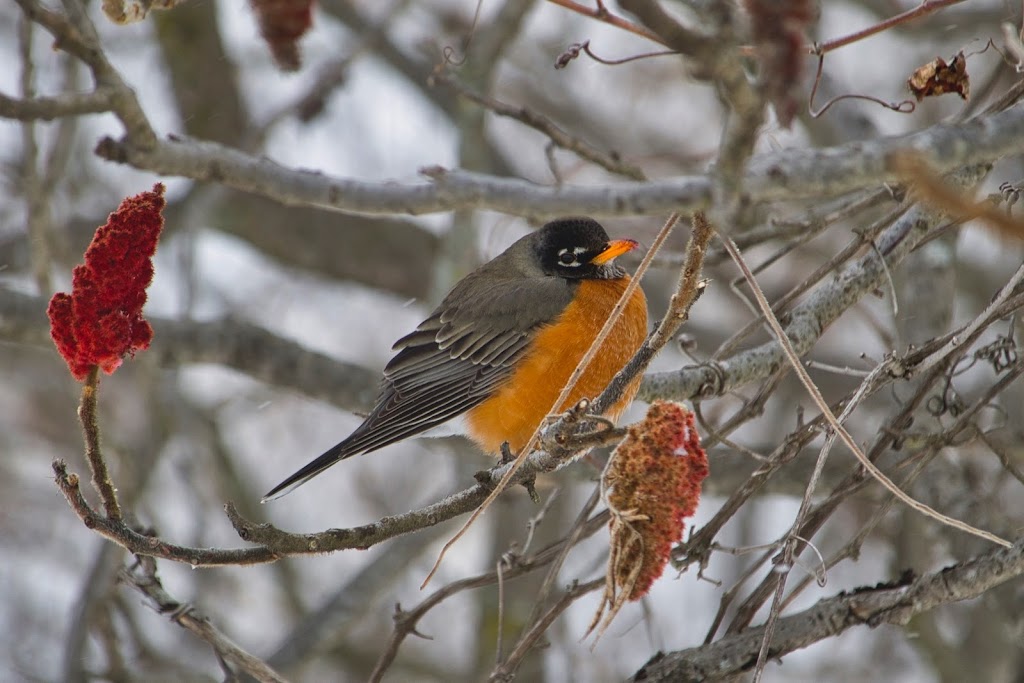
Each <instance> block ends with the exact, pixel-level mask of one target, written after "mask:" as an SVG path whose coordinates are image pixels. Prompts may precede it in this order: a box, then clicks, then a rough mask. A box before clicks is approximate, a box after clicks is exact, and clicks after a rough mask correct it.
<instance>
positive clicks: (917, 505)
mask: <svg viewBox="0 0 1024 683" xmlns="http://www.w3.org/2000/svg"><path fill="white" fill-rule="evenodd" d="M719 239H721V240H722V243H723V244H724V245H725V248H726V249H727V250H728V252H729V255H730V256H732V258H733V261H735V263H736V265H737V266H738V267H739V268H740V270H742V271H743V273H744V276H745V277H747V278H748V280H749V281H750V289H751V291H752V292H753V293H754V296H755V297H756V298H757V303H758V305H759V306H760V307H761V311H762V312H763V313H764V315H765V319H766V320H767V321H768V324H769V325H771V327H772V331H773V332H774V333H775V336H776V338H777V340H778V342H779V345H780V346H781V347H782V350H783V352H784V353H785V355H786V358H787V359H788V360H789V362H790V365H792V367H793V370H794V372H796V375H797V377H799V378H800V382H801V384H803V385H804V388H806V389H807V393H808V394H810V396H811V399H812V400H813V401H814V403H815V405H816V406H817V407H818V409H819V410H821V412H822V415H824V416H825V419H826V420H827V421H828V423H829V425H831V427H832V429H834V430H835V431H836V433H837V434H838V435H839V438H840V439H842V441H843V443H844V444H846V446H847V448H849V449H850V451H851V452H853V454H854V455H855V456H856V458H857V460H858V461H859V462H860V464H861V466H863V467H864V469H866V470H867V471H868V472H869V473H870V474H871V476H872V477H874V478H875V479H876V480H877V481H878V482H879V483H880V484H882V486H884V487H885V488H886V489H888V490H889V491H890V492H891V493H892V494H893V495H894V496H896V497H897V498H899V499H900V500H901V501H902V502H903V503H904V504H906V505H907V506H909V507H910V508H912V509H914V510H916V511H918V512H920V513H921V514H923V515H925V516H927V517H931V518H932V519H935V520H937V521H939V522H941V523H943V524H945V525H947V526H950V527H952V528H954V529H959V530H960V531H963V532H966V533H969V534H973V535H975V536H978V537H979V538H984V539H986V540H988V541H991V542H993V543H997V544H999V545H1001V546H1004V547H1007V548H1008V547H1010V546H1011V543H1009V542H1008V541H1006V540H1004V539H1002V538H1000V537H998V536H996V535H995V534H991V533H989V532H987V531H983V530H981V529H977V528H975V527H973V526H971V525H970V524H967V523H965V522H961V521H960V520H957V519H953V518H952V517H947V516H946V515H943V514H942V513H940V512H938V511H936V510H933V509H932V508H930V507H928V506H927V505H925V504H924V503H921V502H919V501H917V500H915V499H914V498H912V497H910V496H909V495H907V494H906V493H904V492H903V491H902V490H900V488H899V487H898V486H896V484H894V483H893V482H892V480H890V479H889V478H888V477H886V476H885V474H883V473H882V471H881V470H879V469H878V467H877V466H875V464H874V463H873V462H871V461H870V460H869V459H868V457H867V456H866V455H864V453H863V451H861V449H860V447H859V446H858V445H857V442H856V441H855V440H854V439H853V437H852V436H851V435H850V433H849V432H848V431H846V428H845V427H843V425H841V424H840V423H839V421H838V420H837V419H836V416H835V415H834V414H833V413H832V410H831V409H830V408H829V407H828V404H827V403H826V402H825V399H824V398H823V397H822V395H821V392H820V391H818V387H817V386H815V384H814V381H813V380H811V378H810V376H809V375H808V374H807V370H805V369H804V367H803V363H801V362H800V357H799V356H798V355H797V353H796V350H795V349H793V345H792V343H791V342H790V341H789V338H788V337H787V336H786V333H785V330H783V329H782V324H781V323H779V320H778V318H776V317H775V314H774V313H773V312H772V310H771V306H770V305H769V303H768V300H767V299H766V298H765V296H764V292H763V291H762V290H761V288H760V286H759V285H758V284H757V281H756V280H755V279H754V276H753V275H752V274H751V273H750V268H749V267H748V266H747V264H746V262H745V261H744V259H743V255H742V254H740V252H739V249H737V248H736V245H735V244H734V243H733V242H732V240H731V239H729V237H727V236H725V235H722V234H719Z"/></svg>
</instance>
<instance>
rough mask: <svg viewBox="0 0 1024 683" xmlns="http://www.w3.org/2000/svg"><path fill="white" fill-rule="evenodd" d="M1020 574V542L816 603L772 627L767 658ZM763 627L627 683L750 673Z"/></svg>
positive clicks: (656, 664)
mask: <svg viewBox="0 0 1024 683" xmlns="http://www.w3.org/2000/svg"><path fill="white" fill-rule="evenodd" d="M1021 575H1024V539H1021V540H1018V541H1017V542H1016V543H1015V544H1014V545H1013V546H1012V547H1010V548H1001V549H999V550H993V551H991V552H988V553H985V554H984V555H980V556H978V557H977V558H974V559H972V560H969V561H967V562H962V563H960V564H957V565H953V566H951V567H947V568H946V569H943V570H942V571H940V572H936V573H934V574H928V575H926V576H923V577H921V578H919V579H917V580H915V581H912V582H910V583H902V584H897V585H888V586H879V587H877V588H861V589H859V590H856V591H853V592H851V593H840V594H839V595H837V596H835V597H832V598H828V599H825V600H821V601H820V602H818V604H816V605H814V606H813V607H811V608H810V609H807V610H804V611H803V612H798V613H797V614H792V615H790V616H788V617H783V618H782V619H780V620H779V621H778V623H777V626H776V629H775V637H774V638H773V639H772V642H771V646H770V650H769V654H768V656H769V657H770V658H778V657H780V656H782V655H785V654H787V653H789V652H793V651H794V650H799V649H801V648H804V647H807V646H808V645H812V644H813V643H816V642H818V641H820V640H824V639H825V638H831V637H834V636H837V635H839V634H840V633H843V632H844V631H846V630H847V629H848V628H850V627H853V626H860V625H868V626H870V627H872V628H874V627H876V626H879V625H881V624H894V625H897V626H905V625H907V624H908V623H909V622H910V620H911V619H912V618H913V617H914V616H916V615H918V614H921V613H923V612H927V611H929V610H932V609H935V608H936V607H939V606H941V605H945V604H947V603H951V602H958V601H960V600H969V599H971V598H975V597H977V596H979V595H981V594H982V593H985V592H986V591H988V590H990V589H992V588H994V587H995V586H998V585H1000V584H1002V583H1005V582H1006V581H1009V580H1011V579H1014V578H1017V577H1019V576H1021ZM763 636H764V628H763V627H759V628H755V629H751V630H749V631H744V632H743V633H740V634H737V635H733V636H728V637H726V638H722V639H721V640H718V641H717V642H714V643H711V644H709V645H704V646H701V647H695V648H690V649H687V650H680V651H678V652H672V653H669V654H667V655H659V656H658V657H656V658H655V659H653V660H651V662H649V663H648V664H647V665H645V666H644V667H643V668H642V669H640V670H639V671H638V672H637V673H636V674H634V676H633V678H632V679H631V680H633V681H645V682H646V683H656V682H657V681H673V682H674V683H676V682H682V681H694V682H696V681H714V680H720V679H722V678H725V677H727V676H733V675H736V674H739V673H742V672H744V671H748V670H750V669H751V668H752V667H753V666H754V664H755V662H756V661H757V653H758V650H759V649H760V647H761V639H762V638H763Z"/></svg>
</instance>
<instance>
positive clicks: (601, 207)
mask: <svg viewBox="0 0 1024 683" xmlns="http://www.w3.org/2000/svg"><path fill="white" fill-rule="evenodd" d="M906 151H914V152H917V153H918V154H920V155H921V157H922V158H923V159H924V160H925V161H926V162H927V163H928V164H929V166H930V167H931V168H933V169H935V170H937V171H949V170H952V169H954V168H957V167H960V166H964V165H968V164H976V163H989V162H992V161H994V160H996V159H999V158H1001V157H1003V156H1007V155H1012V154H1018V153H1021V152H1024V104H1016V105H1014V106H1012V107H1010V108H1009V109H1007V110H1006V111H1003V112H999V113H995V114H991V115H988V116H983V117H979V118H977V119H974V120H972V121H969V122H966V123H963V124H959V125H948V124H939V125H936V126H932V127H931V128H928V129H926V130H923V131H920V132H917V133H911V134H908V135H903V136H896V137H888V138H880V139H878V140H869V141H859V142H855V143H849V144H846V145H840V146H837V147H828V148H823V149H814V150H805V149H789V150H783V151H780V152H773V153H770V154H762V155H758V156H754V157H752V158H751V159H750V161H749V163H748V165H747V168H746V170H745V171H744V172H743V174H742V176H741V178H742V182H741V183H740V185H741V187H742V188H743V191H742V193H741V199H742V200H743V201H745V202H760V201H777V200H792V199H800V198H812V197H815V198H820V197H825V196H834V195H838V194H842V193H844V192H849V191H852V190H856V189H860V188H863V187H875V186H877V185H879V184H880V183H884V182H890V181H896V180H898V179H899V178H900V177H901V175H900V173H899V170H898V164H896V163H895V162H894V158H895V157H894V155H895V154H896V153H897V152H906ZM96 153H97V154H98V155H99V156H101V157H103V158H104V159H107V160H109V161H114V162H117V163H123V164H128V165H130V166H134V167H135V168H138V169H140V170H147V171H152V172H154V173H159V174H161V175H170V176H182V177H186V178H192V179H193V180H205V181H215V182H219V183H222V184H224V185H226V186H229V187H233V188H235V189H239V190H243V191H246V192H253V193H255V194H260V195H264V196H267V197H271V198H273V199H276V200H278V201H280V202H283V203H285V204H289V205H309V206H319V207H322V208H326V209H332V210H335V211H345V212H353V213H366V214H378V213H388V214H394V213H406V214H414V215H415V214H422V213H430V212H438V211H450V210H453V209H459V208H480V209H494V210H497V211H503V212H506V213H510V214H516V215H532V216H541V215H557V214H578V213H582V214H588V215H594V216H621V215H653V214H667V213H671V212H672V211H682V212H692V211H695V210H697V209H701V208H705V207H707V206H708V205H709V203H710V201H711V188H712V183H711V180H710V179H709V178H708V177H707V176H680V177H675V178H667V179H662V180H652V181H647V182H622V183H616V184H611V185H588V186H585V187H584V186H572V185H561V186H557V187H548V186H542V185H536V184H534V183H530V182H528V181H525V180H520V179H513V178H499V177H496V176H490V175H485V174H478V173H470V172H465V171H457V170H446V169H442V168H430V169H424V170H423V173H424V174H425V175H427V176H428V177H430V178H431V179H432V180H433V182H430V183H412V184H403V183H397V182H393V181H387V182H370V181H361V180H356V179H352V178H336V177H331V176H328V175H326V174H323V173H320V172H317V171H309V170H293V169H289V168H286V167H284V166H281V165H279V164H277V163H275V162H273V161H270V160H269V159H266V158H263V157H254V156H252V155H249V154H244V153H242V152H239V151H237V150H234V149H231V148H229V147H225V146H223V145H218V144H215V143H211V142H203V141H199V140H189V139H184V138H177V137H176V138H172V139H170V140H166V141H165V140H159V141H156V142H155V143H154V144H153V145H151V146H148V145H145V146H144V145H138V144H136V143H135V142H134V141H133V140H132V139H131V138H126V139H123V140H120V141H118V140H114V139H113V138H109V137H108V138H104V139H103V140H101V141H100V143H99V145H98V146H97V148H96Z"/></svg>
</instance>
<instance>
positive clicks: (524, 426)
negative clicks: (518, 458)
mask: <svg viewBox="0 0 1024 683" xmlns="http://www.w3.org/2000/svg"><path fill="white" fill-rule="evenodd" d="M628 283H629V277H628V276H627V277H624V278H621V279H618V280H584V281H582V282H581V283H580V285H579V289H578V290H577V291H576V297H575V299H574V300H573V302H572V303H571V304H569V306H568V307H567V308H566V309H565V311H564V312H563V313H562V315H561V316H559V318H558V319H557V320H556V321H555V322H554V323H553V324H551V325H549V326H547V327H545V328H543V329H542V330H541V331H540V332H538V334H537V336H536V338H535V339H534V340H533V344H532V346H531V350H530V351H529V352H528V353H527V355H526V356H524V357H523V358H522V359H521V360H520V361H519V364H518V365H517V367H516V369H515V371H514V372H513V374H512V376H511V377H509V379H508V380H507V381H506V382H505V383H504V384H503V385H502V386H501V387H500V388H499V389H498V390H497V392H495V394H494V396H492V397H491V398H489V399H487V400H486V401H484V402H483V403H481V404H480V405H478V406H477V407H476V408H473V409H472V410H470V411H469V412H468V413H467V414H466V422H467V427H468V431H469V434H470V436H471V437H472V438H473V440H475V441H476V442H477V443H479V444H480V445H481V447H483V448H484V449H485V450H486V451H488V452H490V453H494V454H497V453H499V452H500V450H501V444H502V442H504V441H508V443H509V447H510V448H511V449H512V452H513V453H516V452H518V451H519V450H521V449H522V447H523V446H525V445H526V442H527V441H528V440H529V439H530V435H531V434H533V430H534V429H536V428H537V425H538V424H539V423H540V421H541V420H543V419H544V418H545V417H547V415H548V414H549V412H551V406H552V404H553V403H554V402H555V401H556V400H557V399H558V394H559V393H560V392H561V391H562V387H563V386H564V385H565V383H566V381H568V379H569V375H571V374H572V372H573V370H575V369H576V366H577V364H579V362H580V359H582V358H583V355H584V354H585V353H586V352H587V349H588V348H589V347H590V344H591V343H592V342H593V341H594V339H595V338H596V337H597V334H598V332H600V331H601V327H603V326H604V323H605V321H606V320H607V319H608V315H609V314H610V313H611V311H612V309H613V308H614V307H615V303H616V302H617V301H618V300H619V297H620V296H621V295H622V292H623V291H624V290H625V289H626V285H627V284H628ZM646 335H647V299H646V298H645V297H644V294H643V291H642V290H641V289H640V288H637V290H636V291H635V292H634V293H633V295H632V296H631V297H630V300H629V303H628V304H627V305H626V310H625V311H624V312H623V315H622V316H621V317H620V318H619V320H618V322H617V323H616V325H615V327H614V328H613V329H612V332H611V334H610V335H609V336H608V338H607V339H606V340H605V342H604V344H603V345H602V346H601V349H600V350H598V352H597V356H596V357H595V358H594V360H593V361H592V362H591V363H590V366H589V367H588V368H587V371H586V372H585V373H583V376H582V377H581V378H580V380H579V382H578V383H577V384H576V387H575V388H574V389H573V390H572V392H571V393H570V394H569V398H568V400H567V401H566V402H565V403H564V404H563V405H561V406H558V407H557V409H556V410H555V411H554V412H556V413H557V412H561V411H564V410H567V409H568V408H569V407H570V406H573V405H575V404H576V403H578V402H579V401H580V399H583V398H590V399H593V398H596V397H597V396H598V395H599V394H600V393H601V391H603V390H604V388H605V386H607V384H608V383H609V382H610V381H611V380H612V378H613V377H614V376H615V373H617V372H618V371H619V370H621V369H622V366H624V365H625V364H626V362H627V361H628V360H629V359H630V358H631V357H632V356H633V354H634V353H636V350H637V349H638V348H640V345H641V344H642V343H643V340H644V337H645V336H646ZM640 379H641V378H640V377H637V378H636V380H635V381H634V382H632V383H631V384H630V386H629V387H628V388H627V390H626V391H625V393H624V394H623V397H622V399H621V400H620V401H619V402H618V403H616V404H615V405H614V406H612V407H611V409H610V410H608V412H607V413H605V415H606V416H607V417H609V418H611V419H613V420H614V419H617V418H618V416H619V414H620V413H621V412H622V411H623V410H624V409H625V407H626V406H627V405H629V402H630V401H632V400H633V396H635V395H636V392H637V389H638V388H639V387H640Z"/></svg>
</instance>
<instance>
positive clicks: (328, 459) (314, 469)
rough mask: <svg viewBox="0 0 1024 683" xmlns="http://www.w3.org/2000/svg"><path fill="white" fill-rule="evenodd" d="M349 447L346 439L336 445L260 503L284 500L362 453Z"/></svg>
mask: <svg viewBox="0 0 1024 683" xmlns="http://www.w3.org/2000/svg"><path fill="white" fill-rule="evenodd" d="M349 445H350V439H346V440H345V441H342V442H341V443H339V444H338V445H336V446H335V447H334V448H331V449H330V450H329V451H327V452H326V453H324V454H323V455H321V456H320V457H318V458H317V459H316V460H313V461H312V462H311V463H309V464H308V465H306V466H305V467H303V468H302V469H300V470H299V471H298V472H296V473H295V474H293V475H292V476H290V477H288V478H287V479H285V480H284V481H282V482H281V483H280V484H278V485H277V486H275V487H274V488H272V489H271V490H270V491H269V492H268V493H267V495H265V496H263V499H262V500H260V502H261V503H266V502H268V501H271V500H277V499H278V498H282V497H284V496H286V495H288V494H289V493H291V492H292V491H294V490H295V489H297V488H299V487H300V486H302V485H303V484H305V483H306V482H307V481H309V480H310V479H312V478H313V477H315V476H316V475H318V474H320V473H321V472H323V471H324V470H326V469H327V468H328V467H330V466H331V465H333V464H334V463H336V462H338V461H339V460H344V459H345V458H348V457H350V456H353V455H355V454H357V453H359V452H360V451H358V450H351V449H350V448H348V446H349Z"/></svg>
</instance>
